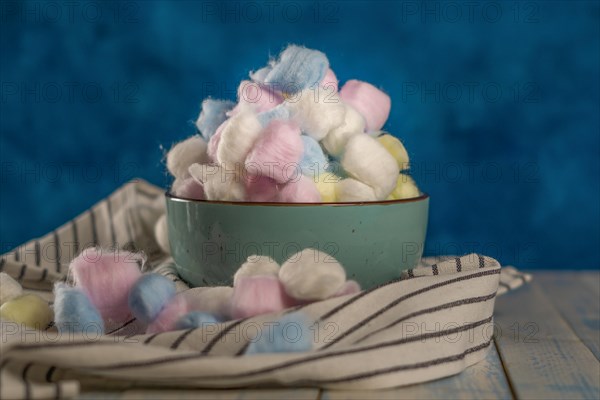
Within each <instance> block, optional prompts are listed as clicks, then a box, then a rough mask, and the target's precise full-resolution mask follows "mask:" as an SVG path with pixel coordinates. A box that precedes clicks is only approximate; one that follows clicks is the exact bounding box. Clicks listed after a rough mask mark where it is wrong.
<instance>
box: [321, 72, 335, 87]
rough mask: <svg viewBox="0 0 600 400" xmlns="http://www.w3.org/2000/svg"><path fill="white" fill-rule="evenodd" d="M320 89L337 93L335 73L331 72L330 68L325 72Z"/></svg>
mask: <svg viewBox="0 0 600 400" xmlns="http://www.w3.org/2000/svg"><path fill="white" fill-rule="evenodd" d="M321 87H324V88H333V89H334V91H336V92H337V91H338V78H337V76H335V73H334V72H333V71H332V70H331V68H330V69H328V70H327V73H326V74H325V77H324V78H323V80H322V81H321Z"/></svg>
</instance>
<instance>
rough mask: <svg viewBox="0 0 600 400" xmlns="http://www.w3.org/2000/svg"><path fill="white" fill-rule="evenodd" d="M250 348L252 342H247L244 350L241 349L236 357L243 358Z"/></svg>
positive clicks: (243, 347)
mask: <svg viewBox="0 0 600 400" xmlns="http://www.w3.org/2000/svg"><path fill="white" fill-rule="evenodd" d="M248 346H250V342H247V343H246V344H244V345H243V346H242V348H241V349H239V350H238V352H237V353H235V356H236V357H240V356H243V355H244V353H246V350H248Z"/></svg>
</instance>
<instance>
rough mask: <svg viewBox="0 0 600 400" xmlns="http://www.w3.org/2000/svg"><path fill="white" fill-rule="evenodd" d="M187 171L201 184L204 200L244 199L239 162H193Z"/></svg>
mask: <svg viewBox="0 0 600 400" xmlns="http://www.w3.org/2000/svg"><path fill="white" fill-rule="evenodd" d="M189 172H190V175H191V176H192V178H194V179H195V180H196V181H197V182H199V183H200V184H201V185H202V187H203V189H204V196H205V198H206V200H220V201H244V198H245V195H246V192H245V188H244V180H243V173H242V171H241V166H240V165H239V164H235V165H228V164H223V165H214V164H193V165H191V166H190V168H189Z"/></svg>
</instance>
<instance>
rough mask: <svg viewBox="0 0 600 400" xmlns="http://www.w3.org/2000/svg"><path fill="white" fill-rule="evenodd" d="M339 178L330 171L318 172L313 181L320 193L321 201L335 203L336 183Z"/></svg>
mask: <svg viewBox="0 0 600 400" xmlns="http://www.w3.org/2000/svg"><path fill="white" fill-rule="evenodd" d="M340 181H341V178H340V177H339V176H337V175H335V174H332V173H331V172H323V173H321V174H319V176H318V180H317V181H316V182H315V183H316V185H317V190H318V191H319V193H320V194H321V201H322V202H323V203H335V202H336V201H337V193H336V190H337V184H338V183H339V182H340Z"/></svg>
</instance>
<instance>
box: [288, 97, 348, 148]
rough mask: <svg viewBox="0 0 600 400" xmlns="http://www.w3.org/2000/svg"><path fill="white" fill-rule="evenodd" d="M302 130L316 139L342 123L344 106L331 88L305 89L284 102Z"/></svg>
mask: <svg viewBox="0 0 600 400" xmlns="http://www.w3.org/2000/svg"><path fill="white" fill-rule="evenodd" d="M284 104H285V105H286V107H288V109H289V110H290V117H291V118H292V119H294V120H295V121H296V122H297V123H298V124H299V125H300V128H301V129H302V132H304V133H305V134H307V135H308V136H311V137H312V138H314V139H316V140H321V139H323V138H324V137H325V136H326V135H327V134H328V133H329V132H330V131H331V130H333V129H335V128H337V127H338V126H340V125H342V124H343V123H344V117H345V115H346V107H345V106H344V104H343V103H342V101H341V100H340V98H339V96H338V95H337V93H335V92H334V91H333V89H331V88H329V89H327V88H322V87H316V88H314V89H305V90H303V91H301V92H300V93H297V94H295V95H293V96H291V97H288V98H287V99H286V101H285V102H284Z"/></svg>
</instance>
